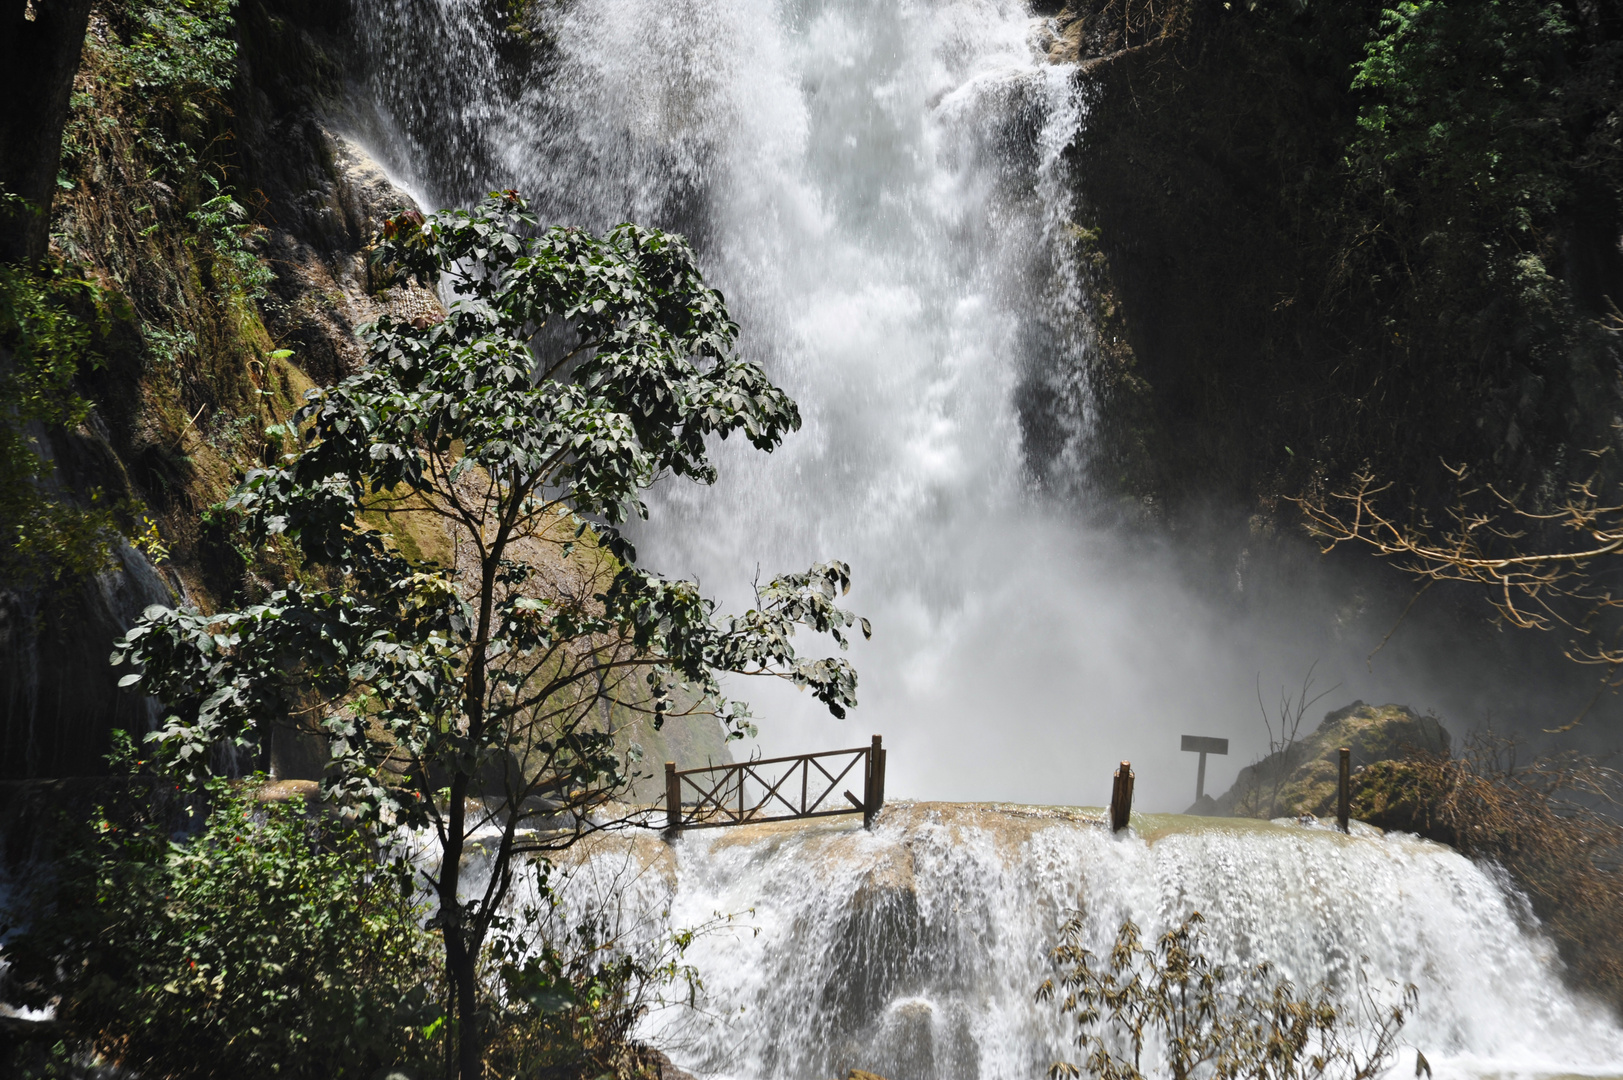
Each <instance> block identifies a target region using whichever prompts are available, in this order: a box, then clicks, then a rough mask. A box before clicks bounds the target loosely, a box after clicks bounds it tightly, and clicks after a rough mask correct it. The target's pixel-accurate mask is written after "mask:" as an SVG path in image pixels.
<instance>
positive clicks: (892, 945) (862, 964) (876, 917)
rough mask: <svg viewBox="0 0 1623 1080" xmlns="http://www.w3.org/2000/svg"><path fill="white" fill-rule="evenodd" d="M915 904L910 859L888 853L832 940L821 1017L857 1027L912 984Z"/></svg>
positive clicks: (904, 851) (900, 852)
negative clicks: (832, 957) (832, 958)
mask: <svg viewBox="0 0 1623 1080" xmlns="http://www.w3.org/2000/svg"><path fill="white" fill-rule="evenodd" d="M919 930H920V927H919V898H918V892H917V888H916V886H915V883H914V880H913V857H912V854H911V853H910V852H909V851H908V850H907V849H906V848H905V847H898V848H895V849H893V850H892V851H890V852H888V853H887V855H886V858H885V859H884V860H883V861H882V862H880V863H879V865H877V866H876V867H874V868H873V869H872V870H871V871H870V872H869V873H868V874H867V875H866V877H865V878H864V879H863V882H862V884H861V885H860V886H859V887H858V888H857V890H856V892H854V893H853V894H852V896H851V903H850V908H849V909H848V911H847V912H846V914H845V918H844V920H843V925H842V926H841V927H840V931H839V932H838V933H837V934H836V935H835V939H834V941H835V946H834V952H835V959H836V962H835V963H834V964H833V965H832V966H831V970H832V971H833V972H834V973H835V978H833V979H831V980H830V981H829V982H827V983H826V984H824V986H823V994H822V1011H823V1013H824V1015H828V1016H840V1017H845V1018H847V1022H848V1024H850V1025H851V1026H853V1027H855V1026H860V1025H861V1024H862V1023H863V1022H864V1021H866V1020H867V1018H870V1017H872V1016H875V1015H877V1014H878V1013H880V1012H881V1011H882V1010H883V1009H884V1006H885V1003H886V1002H888V1001H890V1000H891V999H892V998H894V997H895V996H896V995H897V994H898V993H901V992H905V987H907V986H908V985H909V984H911V983H913V982H916V981H917V971H916V966H917V957H918V955H919Z"/></svg>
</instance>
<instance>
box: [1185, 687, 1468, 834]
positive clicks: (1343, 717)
mask: <svg viewBox="0 0 1623 1080" xmlns="http://www.w3.org/2000/svg"><path fill="white" fill-rule="evenodd" d="M1343 746H1345V747H1347V748H1348V749H1350V750H1351V751H1352V755H1351V757H1352V768H1353V769H1354V771H1356V770H1358V769H1361V768H1364V767H1366V766H1369V765H1373V764H1375V763H1376V762H1383V761H1397V760H1403V759H1406V758H1410V757H1414V756H1418V755H1434V754H1441V755H1447V753H1448V752H1449V736H1448V731H1447V730H1446V729H1445V728H1444V727H1443V726H1442V724H1440V723H1438V722H1437V720H1436V718H1435V717H1431V716H1420V715H1417V714H1416V713H1415V711H1414V710H1413V709H1410V708H1409V707H1408V706H1406V705H1366V704H1364V703H1363V702H1362V701H1355V702H1353V703H1352V704H1351V705H1348V706H1346V707H1345V708H1341V709H1337V710H1335V711H1334V712H1331V713H1328V714H1326V715H1325V718H1324V722H1323V723H1321V724H1320V725H1319V726H1318V728H1317V729H1316V730H1314V731H1312V732H1311V733H1309V734H1308V735H1306V736H1304V737H1302V738H1300V739H1298V740H1296V741H1295V742H1293V743H1290V744H1289V745H1287V746H1285V747H1284V748H1283V749H1280V750H1277V751H1275V752H1274V753H1272V754H1270V755H1268V756H1267V757H1265V758H1263V759H1262V760H1261V761H1259V762H1257V763H1256V764H1255V765H1248V766H1246V767H1245V768H1244V769H1241V770H1240V775H1239V777H1238V778H1237V779H1236V780H1235V781H1234V786H1233V787H1231V788H1230V789H1229V790H1228V791H1227V792H1225V793H1224V794H1223V795H1222V796H1220V797H1218V798H1217V799H1215V800H1212V799H1209V798H1208V799H1206V800H1203V801H1202V802H1201V803H1198V804H1196V805H1195V806H1193V807H1191V808H1190V809H1189V813H1192V814H1205V815H1208V816H1226V817H1260V818H1276V817H1298V816H1301V815H1303V814H1312V815H1314V816H1316V817H1328V816H1332V815H1334V813H1335V806H1336V785H1337V778H1338V771H1339V768H1340V763H1339V759H1340V750H1341V748H1342V747H1343Z"/></svg>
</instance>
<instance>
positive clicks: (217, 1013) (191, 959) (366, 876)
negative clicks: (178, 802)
mask: <svg viewBox="0 0 1623 1080" xmlns="http://www.w3.org/2000/svg"><path fill="white" fill-rule="evenodd" d="M118 781H119V783H120V784H121V785H122V786H123V795H122V797H121V798H118V799H116V800H115V801H114V802H112V803H110V804H109V805H108V806H106V807H105V808H102V809H100V810H98V812H97V813H96V814H95V815H94V816H93V818H92V820H91V821H90V822H89V824H88V825H87V826H82V827H80V828H79V829H78V831H77V833H76V834H75V835H74V842H72V843H71V844H69V845H68V846H67V850H66V851H65V852H64V853H63V855H62V856H61V857H60V858H58V859H57V860H56V861H55V863H54V864H53V866H52V867H51V869H50V870H49V871H47V872H42V873H40V874H38V875H37V876H36V877H35V878H34V879H33V880H32V882H31V888H30V893H31V895H29V896H25V898H24V904H23V905H22V907H21V908H20V910H23V911H26V912H27V922H26V924H25V925H23V926H22V927H20V928H14V929H13V932H12V935H11V936H10V938H9V940H8V941H7V943H6V948H5V957H6V960H7V961H8V962H9V964H10V965H11V969H10V972H9V977H10V981H9V986H8V988H7V989H8V991H9V993H8V996H9V998H10V999H11V1001H12V1002H13V1003H14V1004H22V1005H28V1006H30V1007H35V1008H37V1007H40V1006H43V1005H45V1004H46V1003H47V1002H50V1001H52V1000H53V999H54V1000H57V1001H58V1004H57V1007H56V1014H57V1017H58V1020H59V1022H60V1023H61V1025H62V1026H63V1028H64V1031H65V1033H66V1037H67V1038H66V1041H67V1042H68V1043H69V1045H73V1044H79V1045H83V1046H86V1047H88V1048H90V1049H93V1050H94V1051H96V1052H97V1053H98V1055H99V1056H100V1057H101V1058H102V1059H104V1060H106V1061H108V1062H111V1063H116V1064H118V1065H120V1066H122V1067H124V1068H129V1069H134V1070H137V1071H139V1072H140V1073H141V1075H143V1076H150V1077H177V1078H179V1077H229V1076H243V1075H249V1076H272V1075H276V1076H289V1077H322V1078H327V1077H353V1076H362V1077H364V1076H368V1075H370V1073H371V1072H372V1071H373V1070H375V1069H377V1068H378V1067H379V1066H386V1065H395V1064H400V1063H403V1062H405V1061H409V1060H411V1059H413V1058H414V1057H419V1058H420V1057H421V1056H422V1055H424V1054H426V1053H428V1052H430V1051H431V1050H432V1049H433V1047H432V1039H430V1038H428V1037H427V1036H426V1035H425V1028H428V1027H430V1026H431V1025H432V1024H433V1021H434V1018H435V1017H436V1016H437V1015H440V1013H439V1011H438V1008H437V1007H436V1005H435V1002H436V1001H437V1000H439V999H440V992H439V990H438V989H437V983H436V982H435V978H434V971H435V968H434V965H433V949H432V942H433V939H432V936H431V935H430V934H429V933H428V932H427V931H425V930H424V929H423V928H422V927H421V925H420V922H421V912H420V908H419V903H418V901H417V899H416V890H415V888H414V883H413V881H412V873H411V868H410V866H409V864H408V863H406V862H405V861H404V860H402V859H398V858H396V859H392V860H391V859H382V860H380V859H379V857H378V856H377V855H376V854H374V848H373V845H372V843H371V841H370V840H369V839H368V837H367V835H366V834H365V833H363V832H360V831H356V830H353V829H349V828H345V827H341V826H339V825H337V824H336V823H335V822H334V820H333V819H332V818H330V817H322V816H319V815H313V814H311V813H309V812H307V810H306V807H305V806H304V805H303V803H302V802H301V801H299V800H296V799H295V800H292V801H290V802H283V803H274V802H273V803H261V802H259V801H258V800H257V799H256V798H255V789H256V787H257V784H256V783H252V782H251V783H248V784H244V785H237V784H233V783H230V782H227V781H224V780H214V781H211V782H210V784H209V785H208V789H207V793H208V797H209V799H210V801H211V802H212V812H211V813H210V814H209V816H208V819H207V822H206V824H205V825H204V826H203V827H202V828H201V829H200V830H199V831H198V832H197V833H196V834H195V835H191V836H187V835H185V834H183V833H182V834H172V833H171V830H172V829H173V828H174V826H175V824H176V821H175V819H174V816H173V807H174V802H173V800H172V799H171V800H163V799H161V798H156V797H154V794H153V793H154V791H158V792H159V793H161V786H158V787H155V785H154V783H153V782H152V778H151V777H147V776H141V775H139V774H136V773H134V772H133V771H125V772H123V773H122V775H121V776H119V777H118ZM166 801H167V804H168V806H169V807H170V810H169V812H167V813H166V812H164V811H163V806H164V804H165V802H166ZM177 835H178V838H176V836H177Z"/></svg>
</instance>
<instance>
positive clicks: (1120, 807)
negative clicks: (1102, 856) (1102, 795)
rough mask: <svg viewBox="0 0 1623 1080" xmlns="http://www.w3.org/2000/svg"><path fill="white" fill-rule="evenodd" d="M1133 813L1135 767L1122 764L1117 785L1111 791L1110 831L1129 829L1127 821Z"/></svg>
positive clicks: (1116, 781)
mask: <svg viewBox="0 0 1623 1080" xmlns="http://www.w3.org/2000/svg"><path fill="white" fill-rule="evenodd" d="M1132 812H1133V767H1132V765H1131V764H1129V763H1128V762H1125V761H1124V762H1122V763H1121V768H1119V769H1117V770H1116V779H1115V783H1114V784H1112V785H1111V789H1110V831H1111V832H1121V831H1122V830H1123V829H1125V828H1127V819H1128V817H1129V816H1131V814H1132Z"/></svg>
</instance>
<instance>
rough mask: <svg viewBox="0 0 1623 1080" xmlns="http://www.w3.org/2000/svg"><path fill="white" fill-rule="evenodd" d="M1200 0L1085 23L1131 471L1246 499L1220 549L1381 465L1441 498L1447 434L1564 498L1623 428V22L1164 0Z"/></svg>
mask: <svg viewBox="0 0 1623 1080" xmlns="http://www.w3.org/2000/svg"><path fill="white" fill-rule="evenodd" d="M1074 6H1075V7H1076V8H1077V9H1078V10H1084V9H1085V13H1087V14H1091V13H1092V12H1094V11H1104V10H1106V9H1107V8H1109V9H1110V10H1115V11H1119V10H1120V8H1121V5H1119V4H1111V5H1106V4H1101V3H1097V2H1093V0H1087V2H1082V3H1079V4H1077V5H1074ZM1180 6H1181V7H1185V8H1187V9H1189V10H1190V17H1189V18H1187V19H1186V20H1184V29H1182V30H1180V31H1178V32H1177V33H1176V34H1175V35H1174V36H1173V37H1172V38H1171V39H1168V40H1156V41H1154V42H1153V43H1147V46H1148V47H1143V48H1134V47H1133V46H1134V45H1135V42H1133V41H1132V40H1130V38H1131V35H1130V34H1129V33H1127V30H1130V29H1131V28H1130V27H1129V28H1127V30H1118V29H1117V28H1116V27H1115V24H1113V23H1112V22H1111V20H1110V19H1108V18H1097V19H1095V18H1088V19H1087V20H1086V21H1087V26H1088V33H1099V34H1103V35H1104V39H1101V40H1099V41H1098V42H1096V43H1095V42H1088V43H1085V51H1084V54H1083V55H1084V58H1086V57H1087V56H1089V55H1091V54H1093V53H1095V52H1097V54H1099V55H1102V56H1104V57H1105V58H1106V62H1104V63H1100V64H1098V65H1096V66H1090V67H1089V70H1088V73H1087V78H1086V80H1085V81H1086V85H1087V88H1088V93H1089V96H1090V112H1089V123H1088V125H1087V130H1086V131H1085V132H1083V133H1081V135H1080V137H1079V143H1078V147H1077V154H1078V157H1077V160H1078V162H1079V163H1082V162H1085V167H1079V168H1078V170H1077V173H1076V175H1077V178H1078V182H1079V184H1080V186H1081V188H1082V192H1081V195H1082V197H1081V199H1080V200H1079V202H1080V204H1081V206H1082V209H1083V210H1084V213H1085V215H1086V216H1085V217H1084V218H1082V219H1081V220H1079V224H1080V225H1082V226H1085V227H1086V228H1085V231H1087V232H1089V233H1096V234H1097V236H1098V240H1097V243H1096V244H1095V245H1094V246H1096V247H1097V248H1098V249H1099V250H1101V251H1102V252H1103V253H1104V254H1105V255H1106V257H1107V260H1108V263H1109V268H1108V273H1107V274H1106V275H1104V276H1105V277H1106V278H1107V279H1108V288H1107V293H1108V295H1109V298H1110V307H1111V312H1110V318H1109V319H1108V320H1107V321H1108V322H1109V329H1108V334H1109V335H1110V337H1111V338H1112V339H1113V340H1112V341H1111V345H1112V347H1113V348H1117V347H1118V346H1119V342H1120V341H1122V340H1125V341H1128V342H1130V343H1131V348H1132V356H1130V357H1128V358H1126V359H1125V360H1120V359H1118V358H1116V357H1115V356H1112V357H1111V358H1110V360H1111V363H1112V364H1113V365H1114V366H1115V367H1118V368H1121V369H1123V370H1127V371H1129V372H1130V374H1131V379H1128V380H1125V381H1124V384H1123V385H1122V386H1121V387H1120V388H1119V392H1118V393H1117V394H1116V395H1115V397H1113V398H1112V400H1111V401H1109V402H1108V403H1107V405H1106V410H1105V411H1106V413H1107V415H1106V416H1105V417H1104V421H1105V430H1106V431H1107V438H1108V444H1109V445H1107V447H1106V448H1105V455H1104V458H1105V460H1106V461H1107V463H1108V464H1110V465H1111V466H1115V465H1116V462H1115V461H1110V460H1109V458H1110V453H1111V451H1115V452H1116V454H1117V456H1119V457H1122V458H1129V459H1130V460H1127V461H1125V462H1123V464H1122V467H1119V468H1112V470H1111V471H1112V472H1115V473H1118V474H1120V475H1121V477H1122V483H1123V485H1124V486H1126V487H1128V488H1129V489H1130V490H1132V489H1136V490H1135V494H1140V495H1154V496H1155V498H1156V502H1155V506H1156V507H1166V508H1168V509H1171V510H1173V511H1174V512H1176V511H1178V510H1180V509H1181V510H1183V511H1185V512H1189V513H1191V514H1193V515H1195V516H1197V517H1198V516H1199V515H1200V514H1203V513H1206V512H1207V511H1208V510H1209V508H1210V507H1211V506H1212V504H1214V503H1217V504H1219V505H1221V504H1222V503H1224V502H1230V501H1234V502H1236V503H1237V506H1236V509H1235V513H1234V519H1235V523H1236V525H1237V526H1238V531H1239V533H1240V534H1241V535H1240V536H1238V537H1237V538H1236V539H1235V540H1234V541H1233V548H1234V550H1230V551H1227V552H1225V553H1221V554H1219V555H1218V558H1219V559H1232V558H1234V557H1236V556H1237V554H1238V551H1237V549H1238V548H1239V547H1241V546H1244V545H1254V544H1255V543H1256V542H1257V541H1258V539H1259V537H1258V533H1259V532H1262V531H1264V530H1265V529H1266V528H1267V527H1268V526H1270V525H1272V524H1274V523H1276V522H1278V518H1277V516H1276V515H1277V511H1278V510H1279V504H1278V499H1279V496H1281V495H1287V494H1300V493H1302V492H1304V491H1312V490H1315V489H1319V490H1322V485H1325V484H1331V485H1334V484H1337V483H1340V482H1341V480H1342V479H1343V478H1344V477H1346V476H1348V475H1350V474H1351V473H1352V472H1354V471H1356V470H1358V469H1359V468H1360V467H1364V466H1366V465H1367V466H1369V467H1372V468H1373V469H1374V470H1375V471H1377V472H1378V473H1379V474H1380V475H1382V476H1384V477H1387V478H1390V479H1392V480H1394V481H1396V482H1397V483H1398V484H1399V485H1400V486H1402V487H1403V488H1405V489H1412V490H1413V491H1414V492H1415V494H1416V497H1417V499H1418V500H1419V501H1420V502H1421V503H1422V504H1423V505H1424V506H1426V507H1427V508H1435V507H1437V506H1439V505H1441V501H1442V500H1444V499H1446V498H1447V490H1446V489H1447V483H1446V478H1443V481H1444V482H1443V483H1442V484H1440V485H1439V484H1438V482H1437V480H1438V477H1437V476H1435V475H1434V474H1433V472H1432V470H1431V469H1430V463H1433V462H1435V461H1436V460H1437V459H1438V458H1439V456H1441V457H1443V458H1445V459H1446V460H1448V461H1452V462H1464V463H1468V464H1469V465H1470V466H1471V467H1472V469H1473V470H1474V471H1475V472H1476V473H1477V474H1478V475H1480V476H1482V477H1484V478H1486V479H1489V480H1492V481H1495V482H1497V483H1500V484H1501V485H1502V486H1503V487H1504V488H1505V489H1507V490H1513V489H1515V488H1517V487H1522V486H1525V487H1526V488H1527V489H1528V490H1529V492H1530V493H1535V494H1536V496H1537V497H1543V496H1544V495H1545V494H1548V493H1552V492H1553V493H1555V494H1556V495H1557V496H1558V495H1559V492H1560V490H1561V488H1562V486H1563V485H1564V484H1565V483H1566V482H1567V481H1568V480H1570V479H1573V478H1575V477H1578V476H1581V475H1582V474H1583V473H1584V472H1586V471H1587V468H1588V461H1587V459H1585V458H1584V457H1583V452H1584V451H1587V450H1592V449H1596V448H1598V447H1600V446H1603V445H1609V444H1611V443H1613V442H1615V440H1616V436H1615V431H1614V429H1613V426H1612V417H1613V416H1614V415H1615V413H1616V402H1617V400H1618V398H1617V394H1618V389H1617V385H1616V381H1615V378H1614V374H1615V371H1616V365H1617V358H1618V356H1619V349H1620V343H1623V338H1620V337H1619V335H1618V327H1619V326H1623V322H1619V321H1618V320H1617V317H1616V315H1615V314H1614V312H1613V309H1614V307H1615V306H1616V304H1617V303H1618V302H1619V298H1620V296H1623V258H1620V256H1619V253H1618V251H1617V249H1616V245H1615V240H1616V237H1617V235H1618V232H1619V222H1620V221H1623V167H1620V166H1623V137H1620V136H1623V106H1620V104H1619V103H1620V102H1623V24H1620V23H1619V22H1618V21H1617V19H1616V18H1615V14H1614V13H1610V9H1609V8H1608V7H1607V6H1605V5H1592V4H1578V3H1572V2H1567V0H1482V2H1476V0H1411V2H1405V3H1398V2H1396V0H1388V2H1385V3H1382V2H1367V3H1366V2H1360V3H1351V4H1336V5H1331V4H1309V5H1307V6H1306V9H1305V11H1290V10H1288V9H1287V5H1285V4H1258V5H1255V8H1254V10H1251V9H1249V8H1250V5H1243V4H1240V3H1235V4H1232V5H1227V6H1225V5H1196V4H1173V5H1170V6H1168V7H1167V8H1165V9H1163V8H1157V10H1170V9H1171V8H1174V7H1180ZM1124 34H1126V36H1123V35H1124ZM1107 381H1108V380H1107ZM1142 417H1148V418H1149V419H1148V420H1147V421H1145V420H1142V419H1141V418H1142ZM1224 496H1232V497H1235V498H1234V499H1233V500H1230V499H1225V498H1224ZM1531 508H1534V509H1540V507H1538V506H1533V507H1531ZM1253 514H1256V515H1257V517H1256V518H1255V519H1253V520H1248V519H1251V517H1252V515H1253ZM1253 526H1261V527H1262V528H1260V529H1259V528H1253ZM1202 528H1203V529H1204V530H1205V531H1206V532H1208V533H1212V532H1215V531H1216V530H1211V529H1210V528H1209V522H1205V521H1204V520H1202ZM1251 554H1252V555H1253V556H1254V555H1255V554H1256V552H1255V550H1254V548H1253V550H1252V552H1251Z"/></svg>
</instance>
